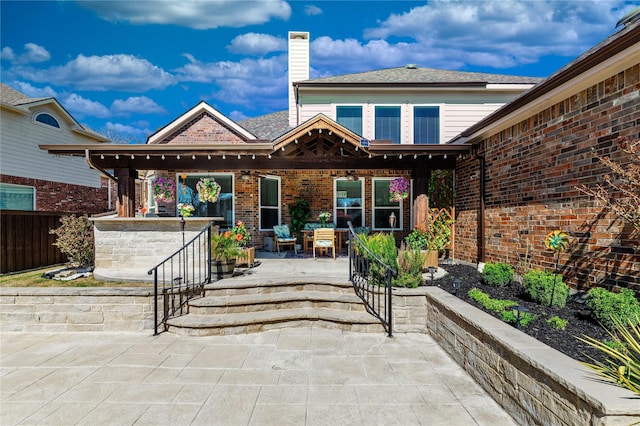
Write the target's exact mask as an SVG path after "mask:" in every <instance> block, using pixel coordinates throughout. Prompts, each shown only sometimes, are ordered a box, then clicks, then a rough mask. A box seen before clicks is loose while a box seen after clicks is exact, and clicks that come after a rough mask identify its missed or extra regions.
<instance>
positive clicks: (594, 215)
mask: <svg viewBox="0 0 640 426" xmlns="http://www.w3.org/2000/svg"><path fill="white" fill-rule="evenodd" d="M639 99H640V65H638V64H636V65H634V66H632V67H630V68H628V69H626V70H625V71H624V72H620V73H616V74H613V75H611V76H610V77H609V78H607V79H605V80H603V81H600V82H599V83H597V84H595V85H593V86H591V87H589V88H587V89H585V90H582V91H580V92H578V93H575V94H574V95H573V96H570V97H567V98H566V99H564V100H562V101H561V102H558V103H556V104H555V105H552V106H551V107H549V108H546V109H544V110H543V111H541V112H539V113H537V114H535V115H532V116H530V117H528V118H527V119H525V120H523V121H521V122H519V123H517V124H516V125H514V126H511V127H509V128H507V129H506V130H503V131H501V132H499V133H496V134H494V135H491V136H490V137H488V138H485V139H484V140H483V141H482V142H481V143H480V145H479V147H480V149H479V151H478V154H479V155H481V156H484V158H485V159H486V212H485V224H486V232H485V238H484V247H485V260H486V261H487V262H498V261H500V262H507V263H510V264H512V265H518V267H517V269H518V272H520V273H521V272H522V271H523V268H524V262H523V260H524V256H525V254H526V253H528V254H529V255H530V256H531V266H532V267H533V268H538V269H546V270H549V271H553V270H554V268H555V256H554V255H553V253H551V252H550V251H548V250H545V248H544V238H545V236H546V235H547V234H548V233H549V232H551V231H553V230H556V229H560V230H564V231H566V232H568V233H569V235H570V236H571V242H572V245H571V248H570V250H569V251H568V252H567V253H564V254H562V255H561V256H560V268H561V273H562V274H563V276H564V279H565V281H566V282H568V283H570V284H571V285H572V286H573V287H575V288H578V289H586V288H589V287H591V286H594V285H599V286H605V287H609V288H614V287H629V288H631V289H633V290H635V291H636V292H638V291H640V247H639V245H638V241H639V240H640V236H639V235H637V233H634V231H633V229H632V227H631V226H629V225H625V224H624V223H623V222H621V221H620V220H619V219H617V217H616V216H615V215H612V214H611V213H610V212H609V211H607V210H606V209H604V208H603V207H600V206H598V204H597V203H596V202H595V201H594V200H592V199H590V198H589V197H587V196H585V195H584V194H582V193H581V192H579V191H578V190H577V189H576V186H577V185H580V184H585V185H594V184H596V183H598V182H602V181H603V176H604V174H605V173H607V171H608V170H607V169H606V168H605V167H603V166H602V165H601V164H600V163H598V162H597V161H595V160H594V158H593V156H592V153H591V151H592V149H593V150H595V151H596V152H597V153H598V154H600V155H605V156H611V157H612V158H613V159H614V160H616V161H619V162H621V163H623V164H624V163H625V161H627V160H626V159H625V156H624V154H623V153H622V152H621V151H620V147H619V144H618V143H617V141H616V140H617V138H618V137H619V136H620V137H628V138H632V139H636V138H639V137H640V131H639V129H640V102H639ZM478 164H479V162H478V160H477V159H474V158H473V157H471V156H465V158H464V159H463V160H462V161H460V162H459V163H458V166H457V169H456V174H457V200H456V212H457V218H456V219H457V227H456V229H457V231H456V248H457V253H458V254H459V256H460V257H461V258H462V260H467V261H472V262H474V261H476V260H477V256H478V251H477V244H478V215H479V203H480V191H479V178H478V177H476V176H474V174H477V172H478V170H479V167H478ZM527 247H528V248H527Z"/></svg>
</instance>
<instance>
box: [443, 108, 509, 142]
mask: <svg viewBox="0 0 640 426" xmlns="http://www.w3.org/2000/svg"><path fill="white" fill-rule="evenodd" d="M501 106H502V105H498V104H484V105H445V106H444V108H443V109H441V110H440V115H441V117H442V116H445V117H446V119H445V120H444V121H443V122H442V130H441V132H440V136H441V142H442V143H444V142H447V141H449V140H451V139H452V138H453V137H455V136H457V135H459V134H460V133H461V132H462V131H464V130H466V129H468V128H469V127H471V126H472V125H474V124H476V123H477V122H478V121H480V120H482V119H483V118H484V117H486V116H487V115H489V114H491V113H492V112H493V111H495V110H497V109H498V108H500V107H501ZM443 110H444V111H443Z"/></svg>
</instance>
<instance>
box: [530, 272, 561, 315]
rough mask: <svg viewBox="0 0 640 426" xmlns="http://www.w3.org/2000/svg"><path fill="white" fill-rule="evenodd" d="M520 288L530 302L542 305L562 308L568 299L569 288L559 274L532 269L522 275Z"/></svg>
mask: <svg viewBox="0 0 640 426" xmlns="http://www.w3.org/2000/svg"><path fill="white" fill-rule="evenodd" d="M522 286H523V287H524V291H525V293H526V294H528V295H529V297H531V299H532V300H534V301H536V302H538V303H541V304H543V305H547V306H557V307H559V308H563V307H564V306H565V305H566V304H567V299H568V298H569V286H568V285H566V284H565V283H564V282H563V281H562V275H560V274H557V275H556V274H552V273H551V272H547V271H539V270H535V269H533V270H531V271H529V272H527V273H526V274H525V275H524V277H523V281H522ZM552 297H553V300H551V298H552Z"/></svg>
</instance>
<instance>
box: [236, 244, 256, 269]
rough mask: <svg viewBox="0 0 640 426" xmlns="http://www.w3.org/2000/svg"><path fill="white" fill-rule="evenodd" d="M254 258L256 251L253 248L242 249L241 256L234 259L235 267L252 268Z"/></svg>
mask: <svg viewBox="0 0 640 426" xmlns="http://www.w3.org/2000/svg"><path fill="white" fill-rule="evenodd" d="M255 258H256V249H255V248H254V247H248V248H244V249H242V254H240V255H239V256H237V257H236V265H237V266H240V265H242V266H244V265H246V266H247V267H249V268H250V267H251V266H253V262H255Z"/></svg>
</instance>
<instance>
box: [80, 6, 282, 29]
mask: <svg viewBox="0 0 640 426" xmlns="http://www.w3.org/2000/svg"><path fill="white" fill-rule="evenodd" d="M79 4H81V5H82V6H84V7H86V8H88V9H92V10H94V11H96V13H97V14H98V16H100V17H101V18H103V19H105V20H107V21H112V22H118V21H125V22H130V23H132V24H138V25H146V24H164V25H178V26H181V27H188V28H194V29H198V30H206V29H212V28H218V27H234V28H238V27H244V26H247V25H258V24H264V23H265V22H268V21H270V20H271V19H281V20H285V21H286V20H288V19H289V17H290V16H291V6H289V4H288V3H287V2H286V1H283V0H250V1H249V0H248V1H237V0H207V1H202V0H181V1H80V2H79Z"/></svg>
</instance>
